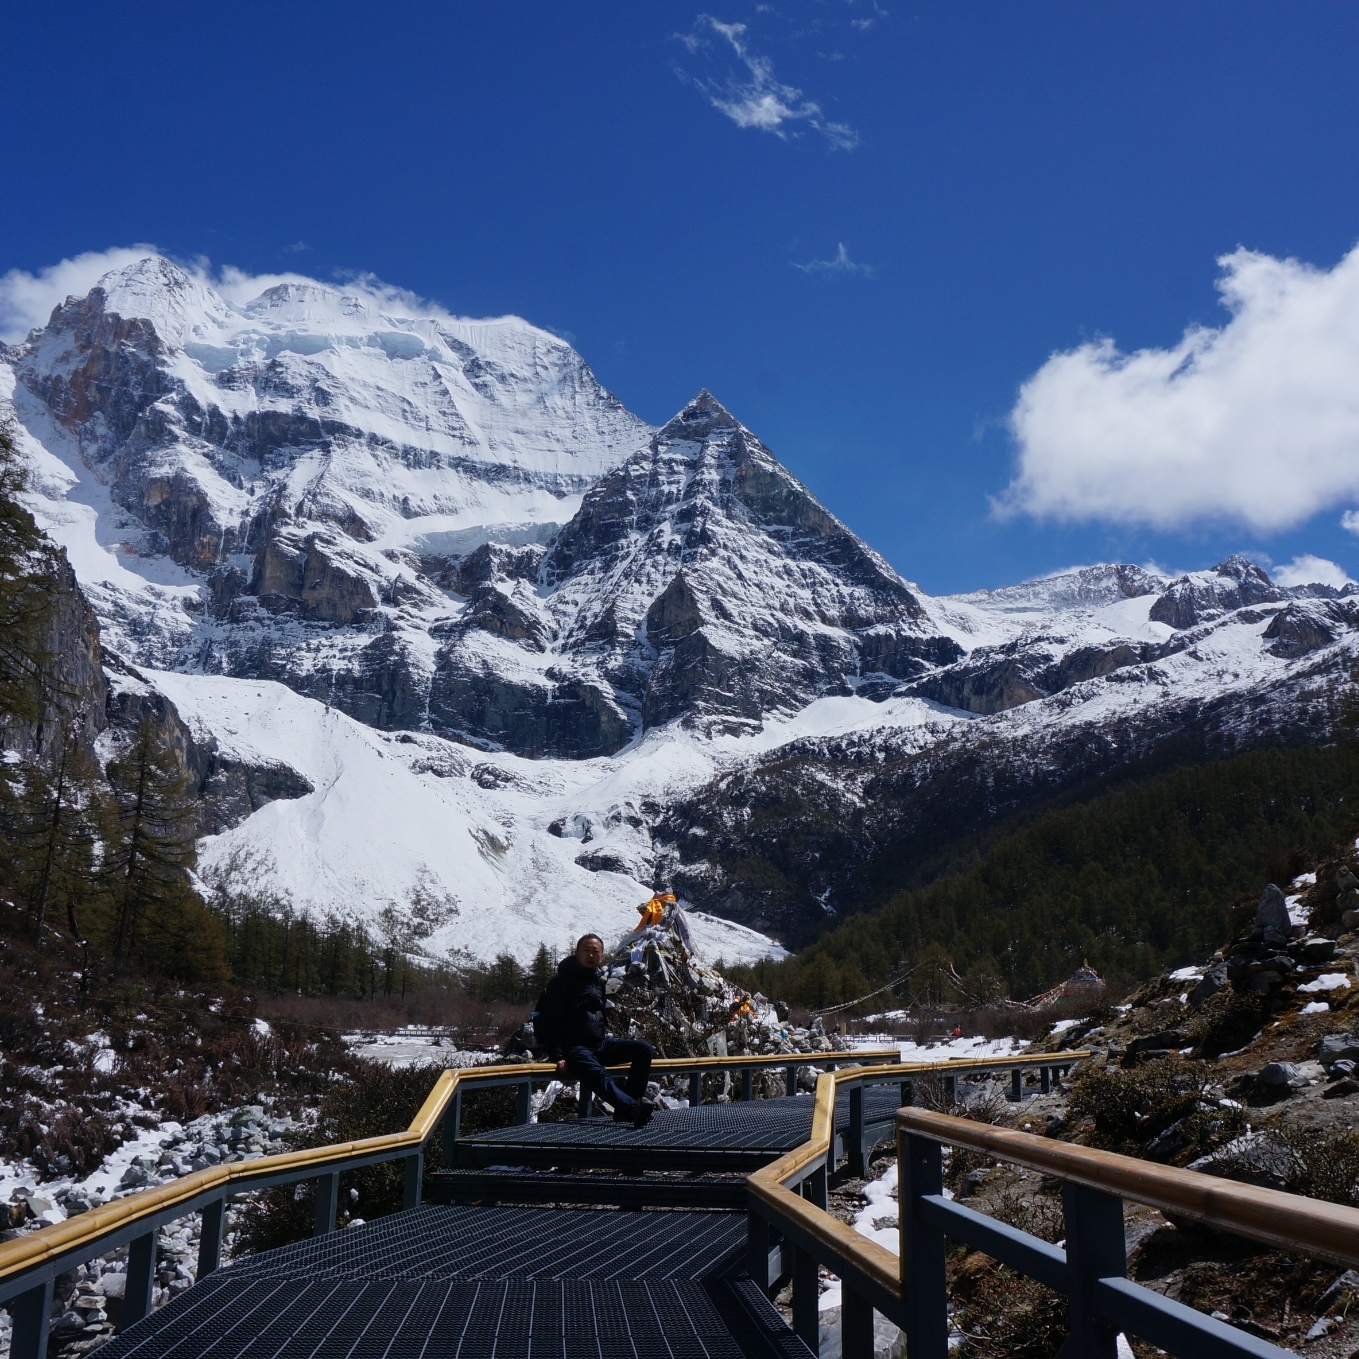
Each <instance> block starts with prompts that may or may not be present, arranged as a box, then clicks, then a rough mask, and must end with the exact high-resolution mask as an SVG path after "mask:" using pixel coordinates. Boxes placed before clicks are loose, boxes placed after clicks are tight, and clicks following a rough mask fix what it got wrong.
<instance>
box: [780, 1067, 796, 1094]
mask: <svg viewBox="0 0 1359 1359" xmlns="http://www.w3.org/2000/svg"><path fill="white" fill-rule="evenodd" d="M783 1081H784V1089H785V1090H786V1092H787V1093H788V1094H790V1095H796V1094H797V1067H795V1066H786V1067H784V1068H783Z"/></svg>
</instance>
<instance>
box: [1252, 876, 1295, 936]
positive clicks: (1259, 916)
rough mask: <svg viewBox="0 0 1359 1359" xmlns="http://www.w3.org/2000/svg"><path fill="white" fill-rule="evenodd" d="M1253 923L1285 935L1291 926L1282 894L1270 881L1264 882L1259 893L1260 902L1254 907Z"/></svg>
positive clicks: (1286, 904)
mask: <svg viewBox="0 0 1359 1359" xmlns="http://www.w3.org/2000/svg"><path fill="white" fill-rule="evenodd" d="M1255 923H1256V924H1257V925H1259V926H1261V927H1262V928H1264V929H1267V930H1270V929H1273V930H1277V931H1278V932H1279V933H1280V934H1282V935H1284V936H1285V937H1287V935H1288V932H1289V931H1290V930H1291V929H1292V928H1293V922H1292V920H1291V919H1290V918H1289V915H1288V903H1287V902H1286V901H1285V900H1284V894H1283V893H1282V892H1281V891H1279V889H1278V888H1277V887H1276V886H1275V885H1274V884H1273V883H1272V882H1270V883H1266V884H1265V890H1264V891H1263V892H1261V893H1260V904H1259V905H1258V906H1257V907H1256V908H1255Z"/></svg>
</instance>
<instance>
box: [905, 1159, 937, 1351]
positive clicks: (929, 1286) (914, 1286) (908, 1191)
mask: <svg viewBox="0 0 1359 1359" xmlns="http://www.w3.org/2000/svg"><path fill="white" fill-rule="evenodd" d="M897 1186H898V1187H897V1195H898V1198H899V1205H898V1209H897V1217H898V1219H899V1221H900V1223H901V1281H902V1286H903V1291H904V1293H905V1299H904V1301H905V1304H906V1308H905V1310H906V1352H907V1353H908V1354H909V1355H910V1357H911V1359H948V1283H947V1280H946V1278H945V1275H944V1251H945V1243H944V1233H943V1232H942V1231H941V1230H940V1229H939V1228H938V1227H931V1226H929V1225H928V1224H927V1223H925V1222H923V1221H921V1218H920V1200H921V1199H922V1198H924V1197H925V1196H926V1195H929V1194H942V1193H943V1190H944V1160H943V1155H942V1151H941V1148H940V1146H939V1143H938V1142H931V1141H930V1140H929V1138H926V1137H917V1136H915V1135H914V1134H911V1133H903V1132H899V1133H898V1134H897Z"/></svg>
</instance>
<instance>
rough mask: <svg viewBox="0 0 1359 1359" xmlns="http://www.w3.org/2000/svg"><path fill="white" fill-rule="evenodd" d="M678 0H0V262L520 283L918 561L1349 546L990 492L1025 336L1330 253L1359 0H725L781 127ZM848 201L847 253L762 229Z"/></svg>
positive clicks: (723, 13) (1210, 299)
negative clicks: (1044, 517) (848, 264)
mask: <svg viewBox="0 0 1359 1359" xmlns="http://www.w3.org/2000/svg"><path fill="white" fill-rule="evenodd" d="M700 13H701V11H700V9H699V8H698V7H697V5H696V4H685V5H675V4H664V3H647V4H636V3H597V4H560V3H514V4H504V3H459V4H448V3H441V4H424V3H406V4H398V5H383V6H374V5H367V4H365V5H348V4H344V3H336V0H330V3H326V4H300V3H279V2H278V0H275V2H274V3H269V4H252V3H233V4H231V5H221V4H217V5H213V4H205V5H181V4H174V5H169V4H161V5H158V4H136V3H129V4H123V5H107V4H99V5H94V4H88V5H86V4H66V5H63V4H58V3H54V4H49V5H31V6H22V7H20V6H17V5H12V6H10V7H9V9H8V11H7V14H6V21H5V31H6V39H7V42H6V47H7V49H8V51H9V55H10V60H9V61H7V62H6V64H5V66H6V71H5V81H4V84H3V93H2V94H0V98H2V99H3V109H4V114H5V119H6V124H7V127H8V133H7V140H8V143H9V146H10V152H9V155H8V157H7V164H6V169H5V180H6V192H5V202H6V208H5V211H4V212H3V214H0V271H3V270H4V269H8V268H11V267H18V268H23V269H30V270H32V269H37V268H39V267H41V266H44V265H48V264H52V263H54V262H56V261H57V260H58V259H60V258H62V257H63V256H67V255H72V254H75V253H78V252H80V251H84V250H92V249H102V248H104V247H107V246H113V245H124V244H130V243H133V242H141V241H147V242H154V243H155V244H157V245H159V246H160V247H161V248H163V249H165V250H166V251H168V252H170V253H172V254H174V255H176V256H179V257H182V258H188V257H193V256H195V255H199V254H203V255H207V256H209V257H210V258H211V259H212V261H213V262H214V264H234V265H238V266H240V267H241V268H243V269H246V270H249V271H252V272H267V271H276V270H280V269H297V270H300V271H302V272H306V273H309V274H312V275H314V276H317V277H329V276H331V275H332V274H333V273H334V272H335V271H337V270H356V271H371V272H373V273H375V274H377V275H379V276H380V277H381V278H383V279H384V280H386V281H388V282H391V283H396V284H400V285H403V286H405V287H407V288H410V289H412V290H414V291H416V292H418V293H420V294H422V295H425V296H428V297H431V298H434V299H437V300H438V301H440V302H442V303H443V304H444V305H446V306H448V307H449V308H451V309H452V310H454V311H456V312H459V313H462V314H468V315H492V314H500V313H504V312H517V313H519V314H520V315H522V316H525V317H527V318H529V319H530V320H532V321H534V322H537V323H539V324H544V325H548V326H551V327H553V328H555V329H557V330H558V331H561V332H569V333H570V334H571V335H572V336H573V337H574V339H575V342H576V344H577V346H578V348H579V349H580V350H581V352H582V353H583V354H584V355H585V357H586V358H587V360H588V361H589V362H590V363H591V365H592V366H593V367H594V369H595V371H596V373H597V374H598V375H599V377H600V379H601V380H602V381H603V382H604V383H605V384H606V385H607V386H608V387H610V388H611V389H612V390H614V391H615V392H617V393H618V394H619V396H620V397H621V398H622V399H623V400H624V401H625V402H626V403H627V405H628V406H630V407H631V408H632V409H633V410H635V411H637V412H638V413H639V414H641V415H642V416H644V417H645V418H647V419H649V420H653V421H657V422H659V421H662V420H664V419H666V418H668V416H669V415H670V414H672V413H673V412H674V411H675V410H676V409H677V408H678V407H679V406H681V405H682V404H683V403H684V401H685V400H686V399H687V398H688V397H689V396H691V395H692V394H693V393H694V391H696V390H697V389H698V388H699V387H703V386H706V387H709V388H711V389H712V391H713V392H714V393H715V394H716V395H717V396H718V397H719V399H720V400H722V401H723V402H724V403H725V404H726V405H727V406H729V407H730V408H731V409H732V410H733V411H734V412H735V413H736V414H737V415H738V416H739V417H740V418H741V419H742V420H743V421H744V422H745V423H746V424H747V425H749V426H751V427H752V428H753V429H754V430H755V431H756V432H757V433H758V434H759V435H760V436H761V437H762V438H763V439H764V440H765V442H766V443H768V444H769V445H770V447H771V448H773V450H774V451H775V453H777V454H778V455H779V456H780V457H781V458H782V459H783V461H784V462H785V463H786V464H787V465H788V466H790V467H791V468H792V469H793V470H794V471H795V472H796V473H797V474H798V475H799V476H801V477H802V478H803V479H804V480H805V481H806V482H807V483H808V484H809V485H810V486H811V487H812V489H813V490H814V491H815V492H816V493H817V494H818V495H819V496H820V497H821V498H822V499H823V500H824V501H825V502H826V503H827V504H828V505H829V506H830V507H831V508H832V509H833V510H835V511H836V512H837V513H838V514H840V515H841V516H842V517H843V518H844V519H845V520H847V521H848V522H849V523H850V525H851V526H852V527H854V528H855V529H856V530H857V531H858V532H860V533H861V534H862V535H863V536H864V537H865V538H867V539H868V540H869V541H870V542H871V543H872V544H874V545H875V546H876V547H878V548H879V549H880V550H881V551H883V552H884V553H885V554H886V555H887V556H888V557H889V558H890V559H891V561H892V562H893V564H894V565H895V566H897V567H898V569H900V570H901V571H902V572H903V573H904V574H906V575H908V576H910V577H912V578H914V579H916V580H918V581H919V582H920V583H921V584H922V585H923V586H924V587H925V588H926V589H927V590H930V591H932V592H942V591H945V590H957V589H970V588H975V587H980V586H983V585H995V584H1002V583H1005V582H1008V581H1012V580H1015V579H1018V578H1020V577H1023V576H1027V575H1034V574H1037V573H1040V572H1043V571H1046V570H1051V569H1054V568H1056V567H1059V566H1063V565H1066V564H1069V563H1072V562H1080V561H1093V560H1098V559H1107V558H1110V557H1117V558H1121V559H1124V560H1134V561H1145V560H1147V559H1149V558H1155V559H1156V560H1159V561H1161V562H1162V563H1163V564H1167V565H1174V566H1186V567H1188V566H1200V565H1206V564H1208V563H1210V562H1212V561H1214V560H1216V559H1217V558H1218V557H1220V556H1222V555H1225V554H1226V552H1228V551H1230V550H1234V549H1237V548H1247V549H1253V550H1256V551H1262V552H1266V553H1268V554H1270V555H1271V556H1272V557H1273V558H1274V559H1275V560H1276V561H1283V560H1287V559H1288V558H1289V557H1290V556H1292V555H1294V554H1295V553H1298V552H1301V551H1309V552H1316V553H1319V554H1320V555H1322V556H1324V557H1329V558H1333V559H1335V560H1337V561H1339V562H1340V563H1342V564H1343V565H1345V566H1346V567H1348V568H1349V569H1350V570H1352V571H1356V572H1359V539H1356V538H1355V537H1353V536H1351V535H1349V534H1346V533H1344V532H1343V531H1342V530H1341V529H1340V528H1339V527H1338V523H1337V521H1338V518H1339V511H1338V510H1337V511H1335V512H1332V513H1327V514H1323V515H1321V516H1320V517H1319V518H1318V519H1317V520H1315V521H1314V522H1313V523H1311V524H1309V525H1306V526H1303V527H1302V528H1299V529H1297V530H1295V531H1290V532H1288V533H1284V534H1280V535H1277V536H1274V537H1262V536H1260V535H1259V534H1252V533H1250V532H1249V531H1246V530H1244V529H1239V530H1231V529H1227V530H1220V531H1208V530H1196V531H1192V532H1189V533H1186V534H1182V535H1174V536H1169V535H1155V534H1151V533H1146V532H1140V531H1131V530H1128V529H1106V528H1103V527H1101V526H1100V525H1098V524H1091V525H1085V526H1082V527H1078V528H1071V527H1067V528H1058V527H1054V526H1052V525H1050V524H1037V523H1033V522H1029V521H1025V520H1019V521H1012V522H998V521H997V520H995V519H994V518H993V517H992V516H991V515H990V512H989V506H988V500H987V497H988V495H991V494H996V493H998V492H1000V491H1001V490H1002V489H1003V488H1004V486H1005V485H1006V484H1007V482H1008V481H1009V479H1010V475H1011V470H1012V460H1013V450H1012V448H1011V445H1010V442H1009V437H1008V435H1007V433H1006V431H1005V428H1004V424H1003V421H1004V417H1005V415H1006V412H1007V411H1008V410H1009V408H1010V407H1011V405H1012V404H1013V401H1014V399H1015V393H1016V390H1017V387H1018V384H1019V383H1020V382H1021V381H1023V380H1024V379H1025V378H1026V377H1027V376H1028V375H1030V374H1031V373H1032V372H1033V371H1034V370H1035V369H1037V368H1038V367H1039V366H1040V365H1041V364H1042V363H1043V362H1044V360H1045V359H1046V358H1047V357H1048V355H1049V354H1050V353H1051V352H1052V351H1054V350H1056V349H1062V348H1069V347H1071V346H1073V345H1076V344H1078V343H1080V342H1081V341H1083V340H1086V339H1089V338H1091V337H1092V336H1096V335H1099V334H1107V335H1112V336H1113V337H1115V338H1116V339H1117V341H1118V343H1119V345H1120V347H1122V348H1123V349H1125V350H1126V349H1131V348H1135V347H1138V346H1143V345H1170V344H1173V343H1174V342H1175V341H1176V340H1178V338H1179V337H1180V335H1181V333H1182V331H1183V329H1184V327H1185V326H1186V325H1187V324H1189V323H1193V322H1200V323H1205V324H1220V323H1221V321H1222V320H1223V319H1224V313H1223V312H1222V311H1221V309H1220V307H1219V306H1218V303H1217V298H1216V293H1215V291H1214V286H1213V285H1214V279H1215V277H1216V275H1217V272H1218V271H1217V266H1216V264H1215V259H1216V257H1217V256H1218V255H1219V254H1221V253H1223V252H1224V251H1228V250H1231V249H1233V248H1235V247H1236V246H1238V245H1245V246H1248V247H1250V248H1252V249H1257V250H1261V251H1266V252H1270V253H1272V254H1276V255H1295V256H1298V257H1299V258H1301V259H1303V260H1306V261H1309V262H1311V263H1313V264H1316V265H1320V266H1327V267H1329V266H1332V265H1334V264H1335V263H1336V261H1337V260H1338V259H1339V258H1340V257H1341V256H1342V255H1343V254H1344V253H1345V252H1346V251H1347V250H1348V249H1350V247H1351V246H1352V245H1353V244H1354V242H1355V240H1356V237H1359V177H1357V176H1356V171H1355V166H1356V150H1359V146H1357V143H1359V118H1357V116H1356V115H1359V80H1356V78H1355V72H1356V70H1359V7H1356V6H1354V5H1349V4H1346V5H1339V4H1328V3H1313V4H1308V5H1305V6H1295V5H1287V4H1283V3H1273V4H1254V3H1243V0H1231V3H1221V4H1207V3H1185V2H1184V0H1176V2H1175V3H1140V4H1135V5H1134V4H1130V3H1129V4H1099V5H1090V4H1089V3H1079V4H1078V3H1040V4H1020V3H1009V4H1000V3H991V4H968V3H958V0H948V2H947V3H936V4H927V5H916V6H909V5H903V4H899V3H897V0H883V3H882V5H881V6H880V7H878V8H877V9H875V7H874V6H873V4H872V3H871V0H858V3H846V0H823V2H822V3H816V2H815V0H800V2H799V3H790V4H787V5H784V4H780V5H777V6H756V5H752V4H750V3H746V2H745V0H742V2H741V3H735V2H733V3H723V4H720V5H718V6H717V7H716V8H714V9H712V10H711V13H712V15H713V16H714V17H715V18H716V19H718V20H720V21H722V22H724V23H732V22H743V23H745V24H747V25H748V28H747V31H746V33H745V35H744V38H743V41H744V42H745V44H746V45H747V49H748V51H749V52H750V53H751V54H753V55H755V56H759V57H762V58H764V59H766V60H767V61H768V62H770V63H771V64H772V71H773V78H774V79H776V80H777V81H778V82H780V83H781V84H784V85H790V86H794V87H797V88H798V89H799V90H801V91H802V99H803V100H804V101H814V102H815V103H816V104H818V105H819V106H820V110H821V112H820V114H819V116H812V117H809V118H804V119H799V120H795V121H793V122H789V123H785V124H784V127H783V130H784V131H785V132H788V131H792V132H795V133H797V134H798V135H795V136H791V137H788V138H786V139H781V138H780V137H779V136H777V135H773V134H771V133H769V132H766V131H761V130H759V129H757V128H743V127H740V126H738V125H737V124H736V123H735V122H734V121H733V120H732V119H731V118H729V117H727V116H725V115H724V114H723V113H722V112H721V111H719V110H718V109H717V108H715V107H713V105H712V103H711V102H710V100H709V98H708V97H707V96H706V94H705V87H704V86H703V84H702V82H704V81H707V82H710V83H709V85H708V86H707V88H708V89H713V88H715V86H714V85H712V83H711V82H714V81H716V82H720V81H721V80H723V79H724V78H725V77H726V76H727V75H729V74H730V73H731V71H732V70H738V71H739V70H740V69H742V68H739V67H735V66H733V62H734V60H735V53H734V51H733V50H732V48H731V46H730V44H729V43H728V42H727V40H726V39H724V38H723V37H722V36H721V34H719V33H717V32H716V31H715V30H714V29H713V28H712V27H711V26H709V25H703V24H702V23H701V22H700V20H699V16H700ZM855 21H858V22H857V24H856V22H855ZM686 33H687V34H695V33H697V34H699V35H700V36H706V38H707V40H708V42H709V46H708V48H707V49H706V51H705V50H699V51H690V50H689V48H688V47H687V46H686V44H685V43H683V42H682V41H680V40H679V39H678V38H677V37H676V36H675V35H677V34H686ZM676 68H679V70H680V71H682V72H683V73H684V76H683V77H681V75H680V74H677V70H676ZM747 74H748V73H747ZM817 122H819V123H820V124H821V126H822V128H827V129H829V130H828V131H821V130H818V128H817V127H816V126H813V124H814V123H817ZM832 124H843V125H846V126H847V127H848V128H851V129H852V130H853V136H854V137H857V145H855V146H854V147H853V149H837V147H836V146H835V145H834V144H833V143H834V142H835V141H836V140H841V141H843V140H845V139H846V134H844V133H840V132H836V131H834V129H831V128H830V125H832ZM841 242H843V243H844V245H845V248H846V251H847V252H848V258H849V259H850V260H852V261H854V262H858V263H862V264H865V265H867V266H870V267H871V269H872V273H871V275H866V274H863V273H859V272H852V271H849V270H840V271H838V272H827V271H822V272H820V273H818V272H815V271H813V272H806V271H803V270H800V269H798V268H797V267H795V265H797V264H806V263H808V262H809V261H812V260H818V259H819V260H823V261H829V260H833V259H834V258H835V257H836V254H837V251H838V248H839V245H840V243H841ZM298 244H304V245H305V249H290V248H289V247H291V246H295V245H298Z"/></svg>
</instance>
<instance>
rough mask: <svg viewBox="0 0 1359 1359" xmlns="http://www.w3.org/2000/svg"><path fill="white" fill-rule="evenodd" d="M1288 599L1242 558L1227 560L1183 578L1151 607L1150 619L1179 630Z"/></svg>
mask: <svg viewBox="0 0 1359 1359" xmlns="http://www.w3.org/2000/svg"><path fill="white" fill-rule="evenodd" d="M1287 598H1288V595H1287V593H1286V592H1285V591H1283V590H1281V589H1280V588H1279V587H1278V586H1276V585H1275V584H1274V582H1273V581H1271V580H1270V578H1269V577H1268V576H1267V575H1265V573H1264V572H1263V571H1262V570H1261V569H1260V568H1259V567H1258V566H1256V565H1255V563H1254V562H1251V561H1248V560H1247V559H1246V558H1245V557H1242V556H1240V555H1236V556H1231V557H1228V558H1227V559H1226V560H1225V561H1221V562H1218V564H1217V565H1216V566H1215V567H1213V570H1212V575H1211V576H1207V575H1206V573H1200V574H1198V575H1191V576H1181V577H1180V578H1179V580H1177V581H1175V582H1174V583H1173V584H1171V585H1170V586H1169V588H1168V589H1167V590H1166V591H1165V593H1164V594H1163V595H1162V596H1161V597H1160V599H1158V600H1157V601H1156V603H1155V604H1153V605H1152V606H1151V611H1150V614H1149V617H1150V618H1151V619H1152V620H1153V621H1155V622H1157V623H1165V624H1168V625H1169V626H1170V627H1172V628H1175V629H1177V630H1182V629H1184V628H1192V627H1194V626H1195V625H1196V624H1198V623H1202V622H1205V621H1206V620H1208V619H1210V618H1216V617H1218V616H1220V615H1221V614H1224V613H1229V612H1231V611H1232V610H1233V609H1244V608H1246V607H1247V606H1249V605H1252V604H1271V603H1278V602H1279V601H1282V600H1286V599H1287Z"/></svg>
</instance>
